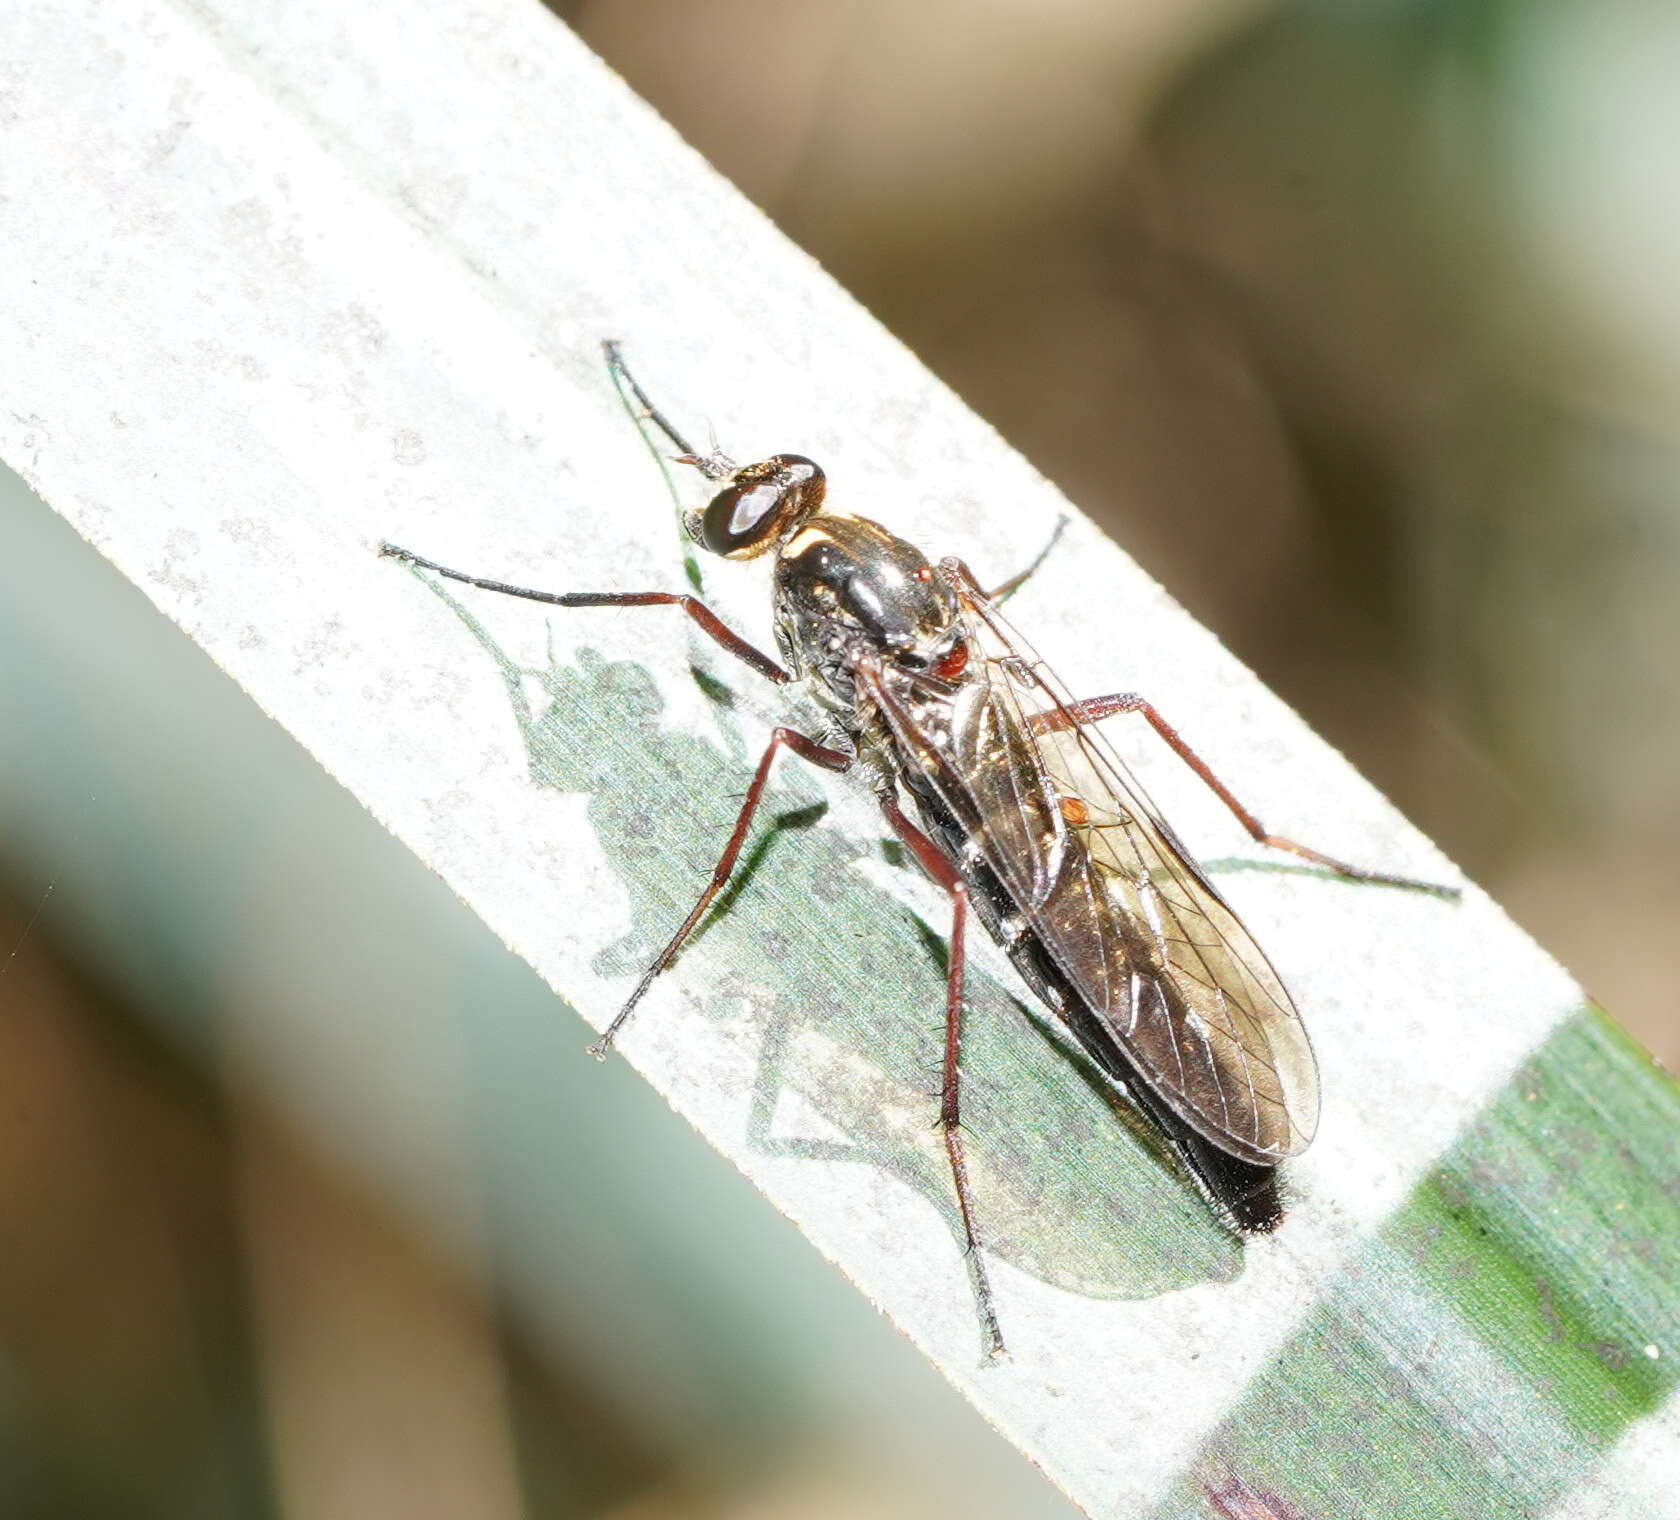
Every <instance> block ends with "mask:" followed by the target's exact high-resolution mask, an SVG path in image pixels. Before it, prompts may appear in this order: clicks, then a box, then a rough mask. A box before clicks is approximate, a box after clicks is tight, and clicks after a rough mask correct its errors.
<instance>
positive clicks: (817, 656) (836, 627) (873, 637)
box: [776, 512, 957, 701]
mask: <svg viewBox="0 0 1680 1520" xmlns="http://www.w3.org/2000/svg"><path fill="white" fill-rule="evenodd" d="M776 610H777V623H778V626H779V627H780V628H782V629H784V630H785V631H786V637H787V638H788V640H789V643H790V644H791V645H792V646H793V649H792V652H793V654H794V655H795V658H796V660H797V662H798V664H799V666H800V668H801V669H803V670H807V671H810V672H812V673H813V674H815V675H816V676H818V677H819V678H820V679H822V680H823V681H825V682H828V683H829V684H830V685H831V686H834V687H835V688H836V690H837V693H839V694H843V696H844V698H845V700H848V701H849V700H852V698H853V696H854V692H853V683H852V679H851V675H850V668H851V656H852V654H853V652H854V651H856V650H857V649H859V648H860V647H861V648H862V649H864V650H867V651H868V652H869V653H870V654H872V655H874V656H875V657H876V658H877V659H879V660H880V661H881V662H882V663H883V664H885V665H891V666H894V667H897V668H898V669H901V670H906V671H911V672H917V671H929V672H933V671H937V670H939V669H940V667H941V666H942V664H943V665H944V666H947V667H948V666H949V665H950V663H951V660H952V650H953V646H954V641H955V640H956V638H957V603H956V597H955V595H954V594H953V593H952V591H951V588H950V587H949V586H948V585H946V584H945V582H944V581H943V580H942V579H941V578H940V577H939V576H938V575H937V574H936V573H935V571H934V569H933V567H932V566H931V565H930V564H929V563H928V561H927V558H926V556H925V555H923V553H922V552H921V550H919V549H918V548H916V547H915V545H914V544H909V543H906V542H905V541H904V540H903V539H901V538H898V537H897V536H895V535H894V534H892V533H889V532H888V531H887V530H886V529H885V528H883V527H882V526H881V525H880V524H879V523H876V522H871V521H870V520H869V519H868V518H866V517H848V516H841V515H840V514H838V513H831V512H825V513H822V514H821V515H819V516H817V517H815V518H813V519H811V521H810V522H808V523H807V524H806V525H805V526H804V527H802V528H801V529H800V530H799V531H798V532H797V533H795V534H793V535H792V536H791V537H790V538H789V539H788V541H787V542H786V543H785V544H784V545H783V546H782V549H781V551H780V553H779V554H778V556H777V560H776Z"/></svg>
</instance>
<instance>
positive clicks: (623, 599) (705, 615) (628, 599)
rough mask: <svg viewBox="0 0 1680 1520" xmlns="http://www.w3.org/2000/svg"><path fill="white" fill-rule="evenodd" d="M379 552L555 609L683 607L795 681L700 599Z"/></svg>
mask: <svg viewBox="0 0 1680 1520" xmlns="http://www.w3.org/2000/svg"><path fill="white" fill-rule="evenodd" d="M379 552H380V554H381V555H383V556H386V557H387V558H390V559H398V560H401V561H402V562H403V563H404V564H405V565H415V566H417V567H418V568H419V569H422V570H431V571H434V572H435V573H437V574H438V575H443V576H447V577H448V578H449V579H450V580H452V581H461V582H462V583H463V584H465V585H468V586H477V587H478V588H479V589H480V590H481V591H498V592H500V593H501V594H502V595H503V596H522V597H524V598H525V599H526V600H527V601H532V602H546V603H547V604H548V605H549V606H551V607H681V608H682V610H683V611H684V612H686V613H687V614H688V615H689V617H691V618H692V619H693V620H694V621H695V623H696V624H697V625H698V626H699V628H700V631H701V632H702V633H704V634H705V635H706V636H707V637H708V638H710V639H711V640H712V641H713V642H714V643H716V644H717V645H719V646H720V647H721V648H723V649H726V650H727V651H728V652H729V653H730V654H732V655H734V656H735V658H736V659H738V660H740V661H741V662H742V663H743V664H746V665H750V666H751V667H752V668H753V669H754V670H756V671H757V672H758V673H759V674H760V675H761V676H763V677H765V679H766V680H770V681H774V682H775V683H776V684H777V685H778V686H785V685H786V684H787V683H788V682H789V681H791V680H792V679H793V677H792V676H790V675H789V674H788V673H787V671H785V670H783V669H782V667H781V666H780V665H778V664H777V663H776V662H775V661H774V660H772V659H771V658H770V656H769V655H767V654H765V653H764V652H763V651H762V650H760V649H758V648H756V647H755V646H754V645H752V644H749V643H748V642H747V641H746V640H745V639H744V638H742V637H741V635H740V634H738V633H736V632H735V631H734V630H733V629H731V628H730V627H729V626H728V625H727V624H726V623H725V622H724V621H723V619H722V618H720V617H719V616H718V615H717V614H716V613H715V612H713V611H712V609H711V608H710V607H708V606H707V605H706V604H705V603H704V602H703V601H701V600H700V599H699V598H698V597H694V596H688V595H686V594H684V593H680V592H675V591H533V590H531V589H530V588H529V587H528V586H510V585H509V584H508V583H507V582H506V581H492V580H486V579H485V578H484V577H483V576H479V575H468V574H467V573H466V572H465V571H463V570H451V569H450V568H449V567H448V566H447V565H440V564H438V563H437V562H436V561H435V560H429V559H422V558H421V557H420V556H419V555H418V554H416V553H414V552H413V551H412V550H410V549H399V548H398V547H397V546H396V545H395V544H381V545H380V546H379Z"/></svg>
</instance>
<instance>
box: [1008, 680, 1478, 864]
mask: <svg viewBox="0 0 1680 1520" xmlns="http://www.w3.org/2000/svg"><path fill="white" fill-rule="evenodd" d="M1116 713H1140V714H1141V715H1142V716H1143V717H1145V718H1146V719H1148V721H1149V726H1150V727H1151V728H1153V729H1154V730H1155V732H1156V733H1157V734H1158V735H1159V736H1160V738H1161V739H1162V741H1163V742H1164V743H1165V744H1166V745H1167V747H1168V748H1169V749H1171V750H1172V752H1173V753H1174V754H1175V755H1177V756H1178V758H1179V759H1180V760H1182V761H1183V762H1184V763H1185V764H1186V765H1188V766H1189V767H1190V769H1191V770H1193V771H1194V772H1195V773H1196V774H1197V775H1198V776H1200V777H1201V778H1202V780H1203V781H1204V782H1206V783H1207V785H1208V787H1209V789H1210V790H1211V791H1212V792H1213V794H1214V796H1216V797H1217V798H1218V799H1219V800H1220V801H1221V802H1223V803H1224V804H1225V806H1226V807H1228V808H1229V809H1230V810H1231V812H1232V813H1233V814H1234V815H1235V816H1236V819H1237V821H1238V822H1239V823H1240V824H1242V826H1243V827H1244V828H1245V829H1247V830H1248V833H1249V837H1250V838H1251V839H1253V840H1254V842H1255V843H1256V844H1263V845H1266V846H1268V847H1269V848H1271V849H1274V850H1285V851H1287V852H1288V853H1289V854H1291V855H1296V856H1299V857H1300V858H1301V859H1302V860H1309V861H1311V862H1312V863H1313V864H1314V865H1315V866H1323V867H1324V868H1325V869H1326V870H1328V871H1334V872H1335V873H1336V874H1337V875H1338V876H1346V877H1349V878H1350V879H1352V880H1354V881H1369V882H1374V883H1376V884H1377V885H1379V886H1385V887H1407V888H1410V889H1411V890H1413V891H1418V892H1433V893H1434V894H1435V895H1437V896H1450V897H1457V896H1458V895H1459V892H1458V888H1456V887H1446V886H1440V885H1438V884H1436V883H1434V882H1428V881H1417V880H1415V879H1414V878H1412V877H1410V876H1390V875H1388V874H1387V873H1386V872H1382V871H1368V870H1366V869H1365V868H1364V867H1363V866H1353V865H1349V864H1348V863H1347V862H1346V861H1344V860H1337V859H1335V858H1334V857H1333V856H1330V855H1325V854H1323V853H1322V852H1320V851H1318V850H1315V849H1312V848H1311V847H1310V846H1308V845H1304V844H1298V843H1297V842H1296V841H1295V840H1293V839H1286V838H1284V836H1283V835H1282V834H1272V833H1269V832H1267V829H1266V826H1265V825H1264V824H1263V823H1261V822H1260V820H1259V819H1258V818H1257V817H1255V815H1254V814H1253V813H1251V812H1249V810H1248V809H1247V808H1245V807H1244V806H1243V805H1242V803H1241V802H1239V801H1238V800H1237V798H1236V795H1235V793H1233V792H1232V791H1231V789H1230V788H1229V787H1228V786H1226V785H1225V783H1224V782H1223V781H1221V780H1220V779H1219V777H1217V776H1216V775H1214V773H1213V770H1212V768H1211V767H1210V766H1209V765H1208V763H1207V761H1205V760H1204V759H1202V757H1201V756H1200V755H1198V754H1197V753H1196V752H1195V750H1193V749H1191V748H1190V746H1189V745H1188V744H1187V743H1185V741H1184V738H1183V736H1182V735H1181V734H1180V733H1179V731H1178V730H1177V729H1176V728H1174V727H1173V726H1172V725H1171V724H1170V723H1168V722H1167V720H1166V719H1165V718H1163V717H1162V716H1161V714H1160V713H1159V712H1157V711H1156V710H1155V707H1154V704H1152V703H1150V702H1147V701H1145V700H1144V699H1143V698H1142V697H1140V696H1139V695H1138V694H1137V693H1136V692H1135V691H1122V692H1115V693H1113V694H1111V695H1109V696H1105V697H1087V698H1086V699H1085V700H1084V701H1083V702H1071V703H1069V704H1068V705H1067V706H1066V707H1059V708H1055V709H1053V710H1051V711H1049V712H1042V713H1038V714H1036V715H1035V716H1034V717H1033V719H1032V720H1031V726H1032V730H1033V732H1034V733H1040V734H1044V733H1054V732H1056V731H1057V730H1058V729H1061V730H1066V729H1069V728H1073V727H1075V726H1076V725H1077V726H1083V725H1084V724H1087V723H1100V722H1101V721H1102V720H1103V719H1104V718H1110V717H1113V716H1114V715H1115V714H1116Z"/></svg>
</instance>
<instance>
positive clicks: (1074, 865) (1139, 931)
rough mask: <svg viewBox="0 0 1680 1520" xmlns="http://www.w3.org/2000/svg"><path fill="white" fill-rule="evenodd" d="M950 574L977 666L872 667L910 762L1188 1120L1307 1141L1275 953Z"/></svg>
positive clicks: (1253, 1149)
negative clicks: (1258, 940) (1271, 956)
mask: <svg viewBox="0 0 1680 1520" xmlns="http://www.w3.org/2000/svg"><path fill="white" fill-rule="evenodd" d="M940 569H941V573H942V574H944V575H946V576H947V577H948V578H949V579H950V581H951V584H952V585H953V587H954V589H955V590H956V591H957V595H958V599H959V603H960V605H961V609H962V618H963V621H964V624H965V634H966V637H967V641H968V650H969V663H968V668H967V670H966V672H965V673H964V678H963V679H962V680H961V681H960V682H956V683H951V684H944V683H939V684H937V685H936V683H934V682H931V681H929V680H928V679H927V678H926V677H922V676H919V675H917V674H915V673H912V672H907V671H904V670H901V669H899V668H897V667H895V666H893V665H891V664H890V663H885V662H883V663H879V664H876V663H873V662H871V668H870V669H869V670H867V671H865V672H860V674H861V675H862V676H863V678H864V679H863V684H864V685H865V687H866V689H868V690H870V691H871V693H872V695H873V696H874V698H875V700H876V702H877V705H879V706H880V708H881V710H882V715H883V717H884V718H885V719H886V721H887V723H888V724H889V726H890V727H891V728H892V729H893V731H894V735H895V737H896V739H897V740H898V742H899V747H900V751H901V754H902V755H903V757H904V759H905V761H906V763H907V764H910V765H913V766H915V767H916V769H917V770H918V771H919V772H920V773H921V774H922V775H923V776H924V777H925V779H926V780H927V781H928V782H929V783H930V784H931V785H932V786H933V787H934V788H935V790H936V791H938V793H939V794H940V796H941V798H942V799H943V801H944V802H945V804H946V805H947V806H948V807H949V808H950V810H951V812H952V813H953V814H954V815H955V816H956V817H957V818H958V819H959V820H960V821H961V822H962V824H963V825H964V827H965V829H966V830H967V831H968V832H969V835H970V837H971V838H972V840H973V841H974V843H975V846H976V847H977V848H978V850H979V851H980V853H981V855H982V856H983V858H984V859H985V861H986V863H987V865H989V866H990V867H991V869H992V870H993V871H994V872H995V873H996V875H997V876H998V877H999V879H1000V880H1001V881H1002V882H1003V884H1004V886H1005V887H1006V888H1007V889H1008V891H1009V893H1010V895H1011V897H1012V898H1013V899H1014V901H1015V903H1016V906H1017V907H1018V908H1019V909H1020V911H1021V913H1022V915H1023V916H1024V917H1025V919H1026V920H1027V922H1028V923H1029V924H1030V925H1031V926H1032V928H1033V930H1034V931H1035V932H1036V933H1037V935H1038V936H1039V938H1040V940H1041V941H1042V942H1043V944H1044V945H1045V947H1046V948H1047V949H1048V950H1049V952H1050V954H1051V955H1052V956H1053V957H1054V958H1055V960H1056V962H1057V964H1058V965H1059V966H1060V967H1061V969H1062V971H1063V973H1064V974H1065V975H1066V976H1067V977H1068V979H1069V980H1070V981H1071V982H1072V984H1073V985H1074V987H1075V988H1076V989H1077V990H1078V992H1079V993H1080V995H1081V997H1082V998H1083V1000H1084V1002H1085V1004H1086V1006H1087V1007H1088V1009H1089V1010H1090V1012H1091V1013H1092V1014H1093V1015H1095V1017H1096V1019H1097V1022H1098V1024H1099V1025H1100V1027H1101V1028H1102V1030H1103V1031H1104V1033H1105V1034H1106V1035H1107V1036H1108V1037H1110V1038H1112V1039H1113V1040H1114V1041H1115V1043H1116V1044H1117V1045H1118V1046H1119V1047H1120V1049H1121V1051H1122V1052H1123V1053H1124V1054H1125V1056H1126V1057H1127V1058H1128V1060H1129V1062H1130V1063H1131V1065H1132V1066H1133V1067H1135V1068H1136V1069H1138V1070H1139V1071H1141V1073H1142V1074H1143V1075H1144V1077H1145V1078H1146V1079H1147V1080H1148V1081H1149V1082H1150V1083H1151V1085H1152V1086H1153V1087H1154V1089H1155V1090H1156V1092H1157V1093H1158V1094H1159V1096H1160V1097H1161V1098H1162V1099H1164V1100H1165V1102H1166V1103H1167V1105H1168V1106H1169V1107H1170V1108H1171V1109H1172V1110H1173V1111H1174V1112H1175V1113H1176V1114H1178V1116H1179V1117H1180V1118H1182V1119H1183V1120H1184V1121H1185V1123H1186V1124H1188V1125H1189V1126H1190V1127H1191V1128H1192V1129H1194V1130H1195V1131H1197V1132H1198V1133H1199V1134H1201V1135H1203V1136H1205V1137H1206V1138H1207V1139H1209V1140H1211V1141H1212V1142H1213V1143H1214V1144H1215V1145H1217V1146H1219V1147H1220V1148H1221V1149H1223V1150H1225V1151H1227V1152H1229V1153H1230V1154H1232V1155H1235V1156H1237V1157H1239V1158H1241V1159H1243V1160H1246V1161H1252V1162H1256V1163H1261V1164H1269V1163H1275V1162H1277V1161H1280V1160H1282V1159H1284V1158H1285V1157H1288V1156H1293V1155H1297V1154H1299V1153H1300V1152H1301V1151H1303V1150H1304V1149H1306V1147H1307V1145H1308V1143H1309V1142H1310V1141H1311V1139H1312V1136H1313V1131H1314V1129H1315V1128H1316V1126H1317V1120H1318V1071H1317V1064H1316V1062H1315V1061H1314V1059H1313V1053H1312V1046H1311V1044H1310V1042H1309V1041H1308V1039H1307V1033H1306V1030H1305V1028H1304V1027H1303V1026H1302V1023H1301V1020H1300V1016H1299V1015H1298V1014H1297V1013H1296V1011H1295V1007H1294V1005H1293V1003H1291V1001H1290V999H1289V994H1288V993H1287V992H1286V991H1285V990H1284V987H1283V984H1282V982H1281V981H1280V980H1279V979H1278V975H1277V973H1276V972H1275V971H1274V970H1273V969H1272V966H1271V963H1270V962H1269V961H1268V960H1267V959H1266V957H1265V955H1264V954H1263V953H1262V951H1261V950H1260V947H1259V946H1258V945H1257V944H1255V942H1254V940H1253V938H1252V937H1251V936H1250V935H1249V933H1248V931H1247V930H1246V929H1244V928H1243V926H1242V924H1241V923H1240V922H1239V921H1238V919H1237V916H1236V915H1235V914H1234V913H1233V912H1232V911H1231V909H1230V908H1229V907H1228V906H1227V905H1226V903H1225V901H1224V899H1223V898H1222V897H1220V895H1219V893H1218V892H1217V891H1215V890H1214V887H1213V885H1212V883H1211V882H1209V881H1208V879H1207V877H1206V876H1205V875H1204V874H1203V873H1202V871H1201V870H1200V868H1199V867H1198V866H1197V865H1196V864H1195V863H1194V862H1193V861H1192V860H1191V859H1190V858H1189V856H1188V854H1187V853H1186V851H1185V849H1184V847H1183V846H1182V845H1181V844H1180V843H1179V841H1178V839H1177V837H1176V836H1175V835H1174V834H1173V832H1172V830H1171V828H1170V827H1169V826H1168V825H1167V823H1166V821H1165V820H1164V819H1163V818H1162V817H1161V815H1160V813H1159V811H1158V810H1157V809H1156V808H1155V806H1154V804H1153V803H1151V802H1150V801H1149V799H1148V797H1147V796H1146V795H1145V793H1144V792H1143V789H1142V788H1141V787H1140V786H1139V785H1138V783H1137V782H1136V780H1135V779H1134V778H1133V777H1132V776H1131V775H1130V773H1129V772H1128V771H1127V770H1126V768H1125V766H1124V765H1123V764H1122V763H1121V761H1120V759H1119V758H1118V757H1117V756H1116V755H1115V754H1114V752H1113V751H1112V750H1111V749H1110V748H1109V746H1108V745H1107V744H1106V743H1105V742H1104V741H1103V740H1102V739H1101V738H1100V737H1099V736H1098V735H1097V734H1096V733H1095V732H1094V731H1093V730H1091V729H1090V728H1081V727H1080V726H1079V725H1077V724H1075V723H1074V722H1073V721H1072V718H1071V716H1070V715H1069V708H1070V706H1071V702H1070V700H1069V698H1068V697H1067V695H1066V694H1065V692H1063V690H1062V689H1061V687H1060V686H1059V685H1058V684H1057V683H1056V681H1055V679H1054V677H1053V676H1051V674H1050V673H1049V672H1048V670H1046V668H1045V666H1044V664H1043V662H1042V661H1041V660H1039V659H1038V657H1037V656H1036V655H1034V654H1033V653H1032V651H1031V650H1030V649H1028V648H1027V647H1026V646H1025V645H1024V644H1023V643H1022V642H1021V640H1020V638H1019V637H1018V636H1017V635H1016V634H1015V633H1014V632H1013V630H1012V629H1010V628H1008V626H1007V625H1005V624H1004V623H1003V621H1002V619H1001V618H999V616H998V615H997V613H996V611H995V610H994V609H993V608H992V606H991V605H990V603H989V602H988V600H987V599H986V597H985V595H984V593H982V592H980V591H979V590H978V588H977V587H976V586H975V585H974V582H973V580H972V578H971V577H970V576H968V574H967V571H966V570H964V569H963V568H962V567H961V566H960V565H959V564H957V563H956V562H955V561H947V562H946V563H945V564H944V565H942V566H941V567H940Z"/></svg>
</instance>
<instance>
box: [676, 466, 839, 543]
mask: <svg viewBox="0 0 1680 1520" xmlns="http://www.w3.org/2000/svg"><path fill="white" fill-rule="evenodd" d="M824 490H825V482H824V479H823V472H822V471H821V470H820V469H819V468H818V467H817V466H816V465H815V464H813V463H812V462H811V461H810V460H809V459H806V458H805V457H804V456H803V455H801V454H777V455H776V456H775V457H774V458H771V459H766V460H763V461H762V462H761V463H759V464H749V465H748V466H747V467H746V468H745V469H744V470H739V471H737V472H736V475H735V478H734V479H733V480H732V481H730V483H729V484H728V485H727V486H725V487H724V488H723V489H722V490H721V491H719V492H718V493H717V495H716V496H714V497H713V498H712V500H711V503H710V505H708V506H707V508H706V510H705V511H704V512H703V513H702V514H701V516H700V524H699V532H698V534H697V537H698V538H699V540H700V543H701V545H702V546H703V547H705V548H707V549H710V550H711V551H712V553H713V554H721V555H723V557H724V558H725V559H751V558H752V557H753V556H754V555H757V554H762V553H763V552H764V551H765V550H766V549H768V548H771V547H772V546H773V545H774V544H776V543H777V542H778V541H779V540H781V539H783V538H785V537H786V536H787V535H788V534H789V533H791V532H792V531H793V530H794V529H795V528H797V527H799V526H800V524H802V523H804V522H805V521H806V520H807V519H808V518H810V517H812V516H814V515H815V514H816V513H817V512H818V511H819V510H820V509H821V507H822V500H823V492H824Z"/></svg>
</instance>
